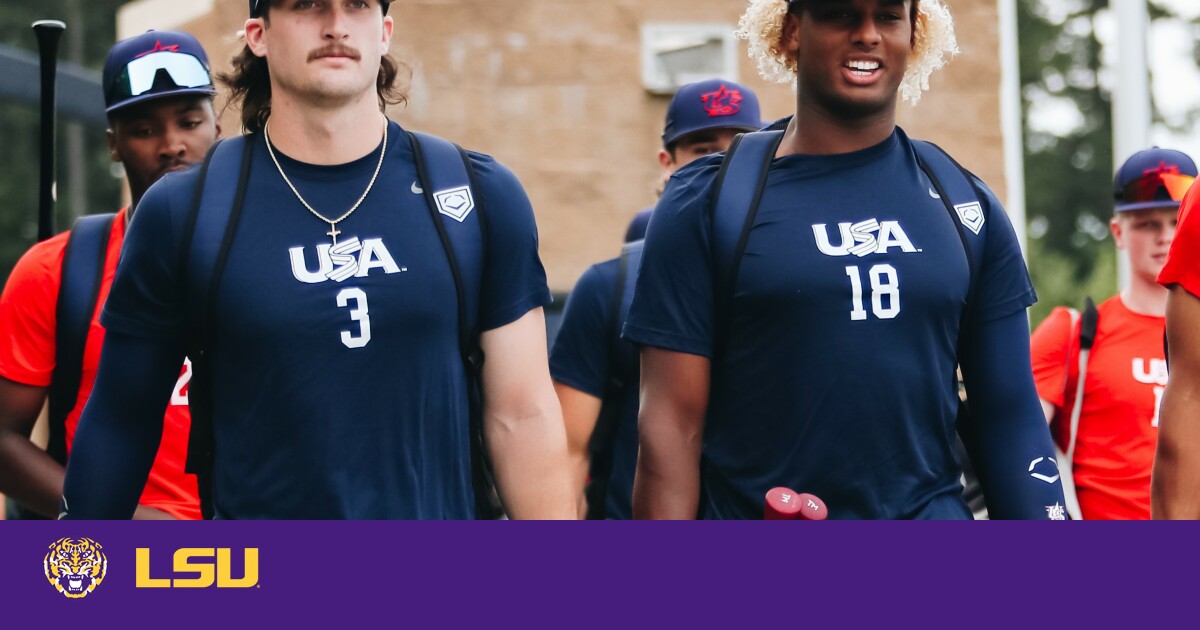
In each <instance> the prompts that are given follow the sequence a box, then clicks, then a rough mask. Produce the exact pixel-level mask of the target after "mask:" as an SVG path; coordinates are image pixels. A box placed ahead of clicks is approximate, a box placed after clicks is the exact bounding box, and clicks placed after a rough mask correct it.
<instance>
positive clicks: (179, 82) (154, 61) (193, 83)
mask: <svg viewBox="0 0 1200 630" xmlns="http://www.w3.org/2000/svg"><path fill="white" fill-rule="evenodd" d="M160 70H165V71H166V72H167V74H168V75H169V76H170V77H171V81H172V82H173V83H175V85H176V86H177V87H180V88H198V87H212V77H210V76H209V74H208V69H207V68H205V67H204V64H203V63H201V62H200V60H199V59H197V58H195V57H193V56H192V55H189V54H187V53H179V52H156V53H150V54H149V55H146V56H144V57H138V58H137V59H134V60H133V61H130V62H129V63H127V64H125V67H124V68H123V69H122V70H121V73H120V74H118V75H117V77H116V79H115V80H114V81H113V85H112V86H110V87H109V89H110V90H112V91H113V92H114V93H113V95H112V96H113V100H122V99H126V98H133V97H135V96H141V95H143V94H145V93H147V92H149V91H150V90H151V89H152V88H153V87H154V80H155V78H157V77H158V73H159V71H160Z"/></svg>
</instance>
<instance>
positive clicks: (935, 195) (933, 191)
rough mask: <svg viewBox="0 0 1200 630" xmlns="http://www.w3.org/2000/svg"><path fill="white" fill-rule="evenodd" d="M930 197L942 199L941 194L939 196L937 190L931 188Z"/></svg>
mask: <svg viewBox="0 0 1200 630" xmlns="http://www.w3.org/2000/svg"><path fill="white" fill-rule="evenodd" d="M929 196H930V197H933V198H934V199H941V198H942V196H941V195H939V194H937V191H936V190H934V189H932V188H930V189H929Z"/></svg>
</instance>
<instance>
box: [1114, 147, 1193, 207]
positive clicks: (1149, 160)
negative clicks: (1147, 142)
mask: <svg viewBox="0 0 1200 630" xmlns="http://www.w3.org/2000/svg"><path fill="white" fill-rule="evenodd" d="M1195 181H1196V163H1195V162H1193V161H1192V158H1190V157H1188V156H1187V155H1186V154H1184V153H1181V152H1179V151H1173V150H1171V149H1160V148H1158V147H1153V148H1150V149H1146V150H1144V151H1138V152H1137V153H1134V154H1133V155H1132V156H1130V157H1129V159H1128V160H1125V163H1124V164H1122V165H1121V168H1119V169H1117V176H1116V177H1115V178H1114V180H1113V196H1114V197H1115V198H1116V200H1117V202H1116V206H1115V207H1114V211H1115V212H1127V211H1130V210H1144V209H1147V208H1173V207H1178V206H1179V202H1180V201H1183V196H1184V195H1185V194H1187V191H1188V188H1190V187H1191V185H1192V183H1193V182H1195Z"/></svg>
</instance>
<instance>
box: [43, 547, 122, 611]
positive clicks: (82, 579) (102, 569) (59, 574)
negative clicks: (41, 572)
mask: <svg viewBox="0 0 1200 630" xmlns="http://www.w3.org/2000/svg"><path fill="white" fill-rule="evenodd" d="M42 564H43V566H44V567H45V569H46V579H47V580H50V583H51V584H53V585H54V588H55V589H57V590H58V592H59V593H62V594H63V595H66V596H67V597H70V598H71V599H79V598H81V597H87V595H88V593H91V592H92V591H94V590H96V587H97V586H100V582H103V581H104V576H105V575H106V574H107V573H108V558H106V557H104V554H103V553H102V552H101V551H100V543H98V542H96V541H94V540H92V539H91V538H79V539H74V538H60V539H58V540H56V541H54V544H52V545H50V552H49V553H47V554H46V559H45V560H44V561H43V563H42Z"/></svg>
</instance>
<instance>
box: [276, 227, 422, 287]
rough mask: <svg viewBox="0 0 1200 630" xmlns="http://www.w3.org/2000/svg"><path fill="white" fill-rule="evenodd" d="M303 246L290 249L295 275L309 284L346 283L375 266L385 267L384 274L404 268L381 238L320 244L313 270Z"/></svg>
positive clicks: (362, 276) (378, 267)
mask: <svg viewBox="0 0 1200 630" xmlns="http://www.w3.org/2000/svg"><path fill="white" fill-rule="evenodd" d="M304 249H305V248H303V247H293V248H291V249H289V250H288V254H289V255H290V256H291V260H292V276H294V277H295V278H296V279H297V280H299V281H300V282H303V283H305V284H317V283H320V282H326V281H328V280H333V281H334V282H342V281H344V280H348V279H350V278H355V277H357V278H365V277H367V275H368V274H370V273H371V270H372V269H382V270H383V273H400V272H402V271H407V269H401V268H400V266H399V265H397V264H396V260H395V259H394V258H392V254H391V253H390V252H388V248H387V246H386V245H384V244H383V239H381V238H368V239H364V240H362V241H359V240H358V237H357V236H356V237H354V238H352V239H349V240H345V241H342V242H340V243H338V244H337V245H328V244H322V245H317V269H316V270H315V271H313V270H312V269H310V268H309V266H308V256H307V255H306V254H305V252H304Z"/></svg>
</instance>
